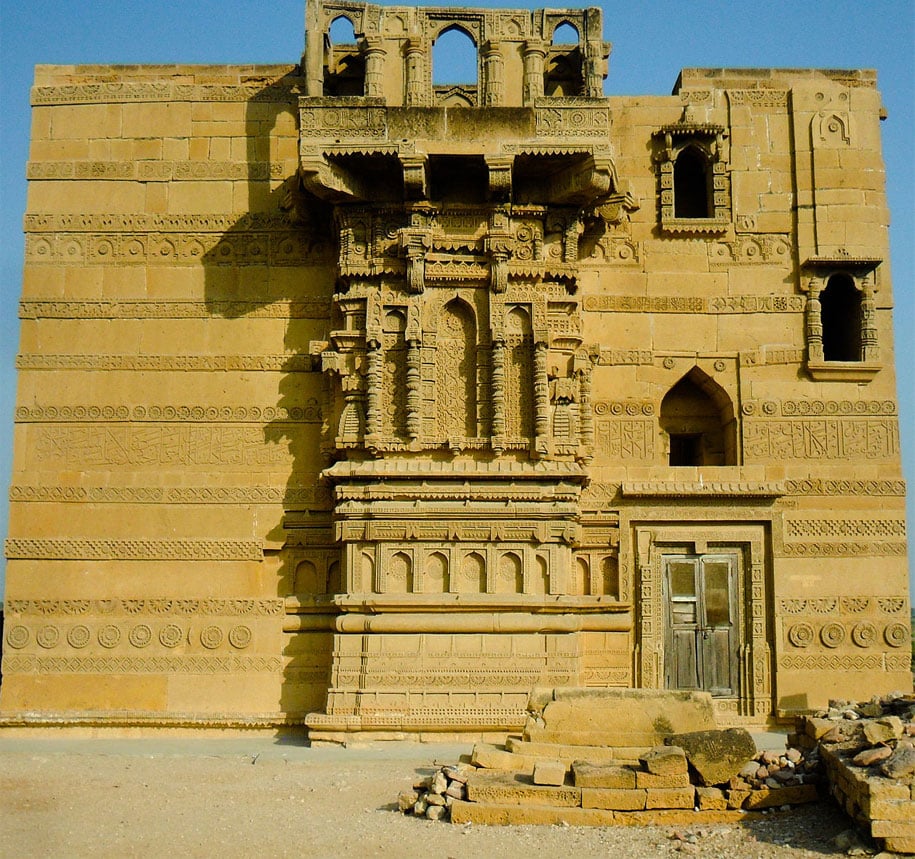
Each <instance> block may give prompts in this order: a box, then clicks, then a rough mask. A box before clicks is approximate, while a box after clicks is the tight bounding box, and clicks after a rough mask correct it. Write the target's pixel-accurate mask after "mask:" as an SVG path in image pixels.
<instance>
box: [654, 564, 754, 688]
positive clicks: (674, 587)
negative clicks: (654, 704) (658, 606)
mask: <svg viewBox="0 0 915 859" xmlns="http://www.w3.org/2000/svg"><path fill="white" fill-rule="evenodd" d="M736 578H737V558H736V556H734V555H712V554H708V555H670V556H666V557H665V558H664V601H665V604H666V606H667V628H666V635H665V647H664V673H665V683H666V686H667V688H668V689H693V690H704V691H707V692H711V693H712V695H716V696H720V697H727V696H732V695H736V694H737V646H738V641H737V612H736V593H735V591H736Z"/></svg>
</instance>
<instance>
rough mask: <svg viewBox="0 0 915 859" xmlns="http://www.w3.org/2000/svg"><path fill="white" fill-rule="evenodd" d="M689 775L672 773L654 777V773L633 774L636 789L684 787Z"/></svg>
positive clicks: (687, 782)
mask: <svg viewBox="0 0 915 859" xmlns="http://www.w3.org/2000/svg"><path fill="white" fill-rule="evenodd" d="M689 783H690V782H689V773H685V772H683V773H672V774H670V775H655V774H654V773H647V772H637V773H636V774H635V786H636V787H665V788H675V787H686V786H687V785H688V784H689Z"/></svg>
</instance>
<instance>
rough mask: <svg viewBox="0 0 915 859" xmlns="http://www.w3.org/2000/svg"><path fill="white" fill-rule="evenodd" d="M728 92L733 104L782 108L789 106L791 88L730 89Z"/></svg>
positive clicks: (729, 99)
mask: <svg viewBox="0 0 915 859" xmlns="http://www.w3.org/2000/svg"><path fill="white" fill-rule="evenodd" d="M726 92H727V96H728V101H729V102H730V103H731V104H732V105H748V106H750V107H781V108H786V107H787V106H788V95H789V90H786V89H729V90H726Z"/></svg>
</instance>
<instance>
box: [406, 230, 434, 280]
mask: <svg viewBox="0 0 915 859" xmlns="http://www.w3.org/2000/svg"><path fill="white" fill-rule="evenodd" d="M431 247H432V236H431V234H430V232H429V231H428V230H423V229H420V230H416V229H409V228H407V229H403V230H401V231H400V248H401V251H402V252H403V254H404V257H405V258H406V261H407V290H408V291H409V292H412V293H414V294H415V295H418V294H419V293H421V292H422V291H423V289H424V288H425V281H426V253H427V252H428V251H429V248H431Z"/></svg>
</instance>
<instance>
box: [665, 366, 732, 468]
mask: <svg viewBox="0 0 915 859" xmlns="http://www.w3.org/2000/svg"><path fill="white" fill-rule="evenodd" d="M660 424H661V430H662V432H663V433H664V435H665V437H666V439H667V450H668V464H669V465H673V466H702V465H736V464H737V438H736V427H737V422H736V419H735V415H734V404H733V401H732V400H731V398H730V396H729V395H728V393H727V391H726V390H725V389H724V388H722V387H721V385H719V384H718V383H717V382H716V381H715V380H714V379H713V378H712V377H711V376H709V375H708V374H707V373H705V372H704V371H703V370H701V369H700V368H699V367H693V368H692V369H691V370H690V371H689V372H688V373H686V374H685V375H684V376H682V377H681V378H680V380H679V381H678V382H677V383H676V384H674V385H673V387H671V388H670V390H669V391H668V392H667V393H666V394H665V396H664V399H663V400H661V408H660Z"/></svg>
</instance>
